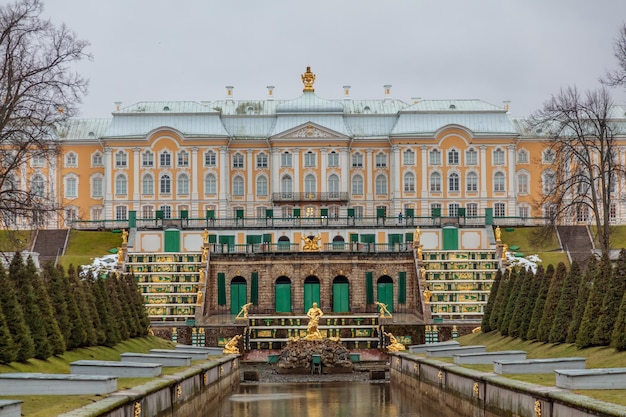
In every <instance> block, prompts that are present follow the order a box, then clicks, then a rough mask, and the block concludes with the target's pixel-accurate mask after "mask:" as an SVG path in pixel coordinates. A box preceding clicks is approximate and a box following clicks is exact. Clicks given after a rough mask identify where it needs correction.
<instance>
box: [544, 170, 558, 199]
mask: <svg viewBox="0 0 626 417" xmlns="http://www.w3.org/2000/svg"><path fill="white" fill-rule="evenodd" d="M542 177H543V178H542V179H543V193H544V194H546V195H550V194H552V193H554V189H555V188H556V175H555V174H554V172H552V171H545V172H544V173H543V175H542Z"/></svg>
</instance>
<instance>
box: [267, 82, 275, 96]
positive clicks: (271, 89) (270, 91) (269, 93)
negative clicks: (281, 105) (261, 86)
mask: <svg viewBox="0 0 626 417" xmlns="http://www.w3.org/2000/svg"><path fill="white" fill-rule="evenodd" d="M274 88H275V87H274V86H273V85H268V86H267V99H268V100H274Z"/></svg>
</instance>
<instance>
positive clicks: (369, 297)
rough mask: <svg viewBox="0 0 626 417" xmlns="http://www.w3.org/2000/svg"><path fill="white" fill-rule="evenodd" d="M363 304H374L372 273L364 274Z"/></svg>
mask: <svg viewBox="0 0 626 417" xmlns="http://www.w3.org/2000/svg"><path fill="white" fill-rule="evenodd" d="M365 302H366V303H367V304H374V273H373V272H372V271H367V272H366V273H365Z"/></svg>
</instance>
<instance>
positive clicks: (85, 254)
mask: <svg viewBox="0 0 626 417" xmlns="http://www.w3.org/2000/svg"><path fill="white" fill-rule="evenodd" d="M121 245H122V234H121V233H111V232H95V231H80V230H72V232H71V234H70V240H69V243H68V245H67V250H66V251H65V255H64V256H61V257H60V258H59V262H60V264H61V265H63V267H64V268H65V270H66V271H67V267H68V266H69V265H70V264H73V265H74V266H75V267H78V266H80V265H89V264H91V263H92V261H93V258H97V257H101V256H104V255H109V254H110V253H109V249H112V248H117V247H119V246H121Z"/></svg>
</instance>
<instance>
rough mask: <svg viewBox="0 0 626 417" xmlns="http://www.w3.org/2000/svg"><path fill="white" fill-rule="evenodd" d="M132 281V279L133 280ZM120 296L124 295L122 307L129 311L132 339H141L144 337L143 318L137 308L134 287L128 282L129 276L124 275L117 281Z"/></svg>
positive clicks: (129, 326)
mask: <svg viewBox="0 0 626 417" xmlns="http://www.w3.org/2000/svg"><path fill="white" fill-rule="evenodd" d="M131 280H132V278H131ZM117 282H118V288H119V292H120V294H122V305H123V306H124V308H125V309H126V310H127V312H126V314H127V315H128V317H129V321H128V329H129V331H130V337H139V336H141V335H142V331H141V317H140V315H139V314H138V311H137V309H136V308H135V297H134V294H133V287H131V286H130V281H129V280H128V274H124V275H122V276H121V277H120V279H118V280H117Z"/></svg>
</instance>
